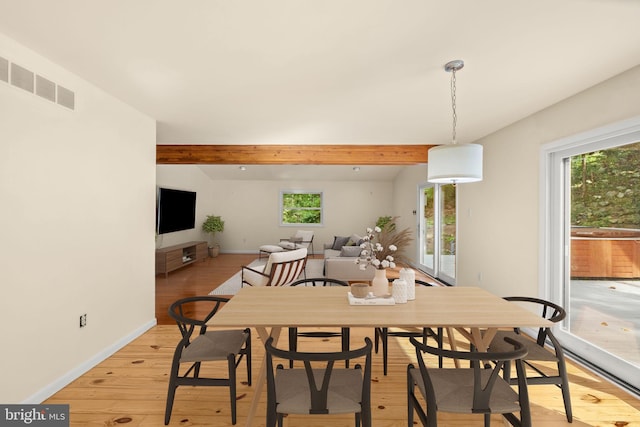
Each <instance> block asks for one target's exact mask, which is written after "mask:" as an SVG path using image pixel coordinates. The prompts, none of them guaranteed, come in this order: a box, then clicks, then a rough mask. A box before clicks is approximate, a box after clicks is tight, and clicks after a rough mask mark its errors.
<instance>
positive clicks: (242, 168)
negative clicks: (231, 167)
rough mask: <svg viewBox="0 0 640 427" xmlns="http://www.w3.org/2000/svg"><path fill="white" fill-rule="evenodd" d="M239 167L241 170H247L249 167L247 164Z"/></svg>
mask: <svg viewBox="0 0 640 427" xmlns="http://www.w3.org/2000/svg"><path fill="white" fill-rule="evenodd" d="M238 169H240V170H241V171H246V170H247V167H246V166H240V167H239V168H238Z"/></svg>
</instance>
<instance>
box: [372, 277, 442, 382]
mask: <svg viewBox="0 0 640 427" xmlns="http://www.w3.org/2000/svg"><path fill="white" fill-rule="evenodd" d="M391 280H393V279H390V280H389V281H391ZM415 282H416V285H421V286H433V285H432V284H431V283H427V282H424V281H422V280H416V281H415ZM389 337H403V338H411V337H415V338H419V337H421V338H422V342H423V343H424V344H426V343H427V338H428V337H432V338H434V339H435V340H436V342H437V343H438V348H442V342H443V329H442V328H437V329H436V330H433V328H422V329H421V330H406V329H405V330H399V329H397V328H394V329H389V328H375V341H374V342H375V346H374V351H375V352H376V353H377V352H378V348H379V345H378V343H379V342H380V343H382V372H383V374H384V375H387V362H388V357H389V356H388V355H389V350H388V342H389ZM449 339H453V337H449ZM438 359H439V366H440V367H441V368H442V357H439V358H438Z"/></svg>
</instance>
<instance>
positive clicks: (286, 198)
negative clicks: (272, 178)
mask: <svg viewBox="0 0 640 427" xmlns="http://www.w3.org/2000/svg"><path fill="white" fill-rule="evenodd" d="M280 223H281V224H282V225H301V224H304V225H309V224H315V225H322V192H300V191H283V192H281V193H280Z"/></svg>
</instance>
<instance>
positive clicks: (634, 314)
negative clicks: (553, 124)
mask: <svg viewBox="0 0 640 427" xmlns="http://www.w3.org/2000/svg"><path fill="white" fill-rule="evenodd" d="M638 141H640V131H638V132H636V133H633V134H630V135H626V136H625V137H621V136H620V135H616V136H615V137H604V138H602V139H600V138H595V140H593V141H591V142H587V143H584V144H570V145H569V146H567V147H559V148H558V149H556V150H552V152H551V153H550V155H549V157H548V163H547V165H548V172H549V180H548V183H549V184H550V185H549V186H548V194H549V196H550V197H549V199H548V200H549V201H550V202H549V209H548V212H549V219H550V220H549V223H548V227H547V235H548V237H549V243H550V245H549V248H550V251H549V255H550V256H549V258H548V264H547V265H548V266H549V267H550V269H549V273H550V274H549V281H550V293H551V296H552V298H554V299H555V300H557V301H558V302H559V303H561V304H562V305H563V306H564V307H565V309H566V310H567V313H568V316H567V318H566V319H565V321H564V323H563V325H562V327H561V328H560V329H559V330H558V333H557V336H558V338H559V339H560V340H561V342H562V343H563V345H564V346H565V347H567V348H568V349H569V350H571V351H572V352H574V353H575V354H577V355H578V356H579V357H581V358H583V359H585V360H586V361H588V362H590V363H593V364H594V365H597V366H598V367H601V368H602V369H603V370H604V371H607V372H608V373H610V374H611V375H613V376H615V377H617V378H618V379H619V380H620V381H623V382H626V383H628V384H629V385H631V386H632V387H635V388H636V389H640V142H638Z"/></svg>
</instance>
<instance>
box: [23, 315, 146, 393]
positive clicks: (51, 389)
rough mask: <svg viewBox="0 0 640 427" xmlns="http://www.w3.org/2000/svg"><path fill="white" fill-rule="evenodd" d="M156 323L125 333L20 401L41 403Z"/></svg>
mask: <svg viewBox="0 0 640 427" xmlns="http://www.w3.org/2000/svg"><path fill="white" fill-rule="evenodd" d="M156 324H157V320H156V319H155V318H154V319H153V320H151V321H149V322H147V323H146V324H144V325H142V326H140V327H139V328H137V329H136V330H134V331H133V332H131V333H130V334H129V335H125V336H124V337H122V338H121V339H119V340H118V341H116V342H115V343H113V344H112V345H110V346H109V347H106V348H105V349H104V350H103V351H101V352H100V353H98V354H96V355H95V356H93V357H92V358H90V359H89V360H87V361H86V362H84V363H82V364H80V365H78V366H76V367H75V368H73V369H72V370H71V371H69V372H67V373H66V374H65V375H63V376H62V377H60V378H58V379H57V380H55V381H54V382H52V383H51V384H49V385H47V386H46V387H44V388H43V389H41V390H40V391H38V392H37V393H35V394H33V395H31V396H29V397H28V398H26V399H25V400H23V401H22V402H20V403H21V404H23V405H29V404H40V403H42V402H43V401H45V400H46V399H48V398H49V397H51V396H52V395H53V394H55V393H57V392H58V391H60V390H62V389H63V388H64V387H66V386H67V385H69V384H70V383H71V382H72V381H74V380H76V379H77V378H79V377H80V376H81V375H83V374H84V373H86V372H87V371H88V370H90V369H91V368H93V367H95V366H96V365H98V364H99V363H100V362H102V361H104V360H105V359H107V358H108V357H110V356H111V355H113V354H114V353H115V352H117V351H118V350H120V349H121V348H123V347H124V346H126V345H127V344H129V343H130V342H131V341H133V340H135V339H136V338H138V337H139V336H140V335H142V334H144V333H145V332H147V331H148V330H149V329H151V328H153V327H154V326H155V325H156Z"/></svg>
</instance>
